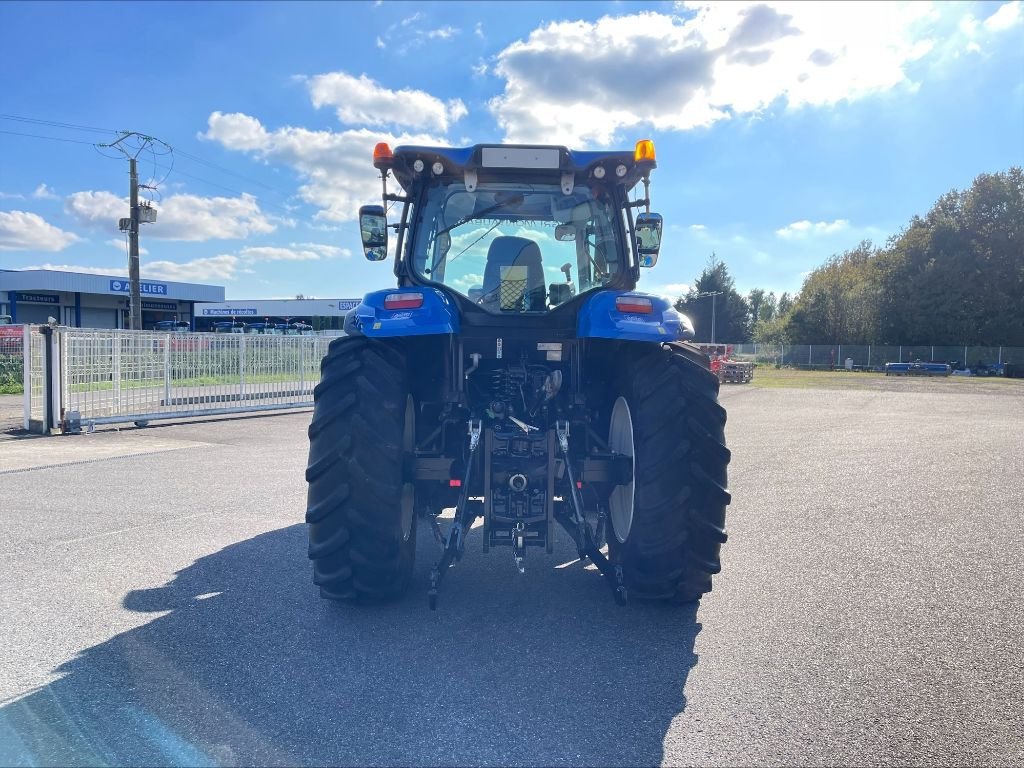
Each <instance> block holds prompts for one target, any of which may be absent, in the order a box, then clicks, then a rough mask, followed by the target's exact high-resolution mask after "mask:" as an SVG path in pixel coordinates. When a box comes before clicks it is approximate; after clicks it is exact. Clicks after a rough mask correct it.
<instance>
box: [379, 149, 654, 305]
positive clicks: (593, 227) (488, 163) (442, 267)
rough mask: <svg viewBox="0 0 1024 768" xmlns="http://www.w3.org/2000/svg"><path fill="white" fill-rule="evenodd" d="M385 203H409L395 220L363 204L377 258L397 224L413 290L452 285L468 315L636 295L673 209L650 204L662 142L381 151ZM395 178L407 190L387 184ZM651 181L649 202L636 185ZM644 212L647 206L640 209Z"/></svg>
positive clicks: (405, 279)
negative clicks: (664, 213) (666, 212)
mask: <svg viewBox="0 0 1024 768" xmlns="http://www.w3.org/2000/svg"><path fill="white" fill-rule="evenodd" d="M374 165H375V167H376V168H377V169H378V170H380V171H381V175H382V178H383V180H384V186H385V191H384V201H385V202H389V201H391V202H401V203H403V204H404V207H403V208H402V214H401V220H400V222H399V223H397V224H391V225H389V224H388V222H387V220H386V217H385V215H384V209H383V207H382V206H364V207H363V208H362V209H361V210H360V231H361V234H362V240H363V249H364V253H365V255H366V258H367V259H370V260H371V261H378V260H383V259H385V258H386V257H387V253H388V228H389V227H390V228H391V229H394V230H395V231H396V232H397V236H398V244H397V247H396V254H397V255H396V274H397V275H398V277H399V282H400V285H401V286H431V287H438V288H442V289H443V290H444V291H445V292H446V293H448V294H450V295H453V296H455V297H457V299H456V301H458V303H459V304H460V307H461V308H462V310H463V311H473V310H482V311H484V312H487V313H490V314H492V315H510V314H515V315H519V314H543V313H547V312H550V311H552V310H555V309H558V308H559V307H563V306H565V305H567V304H578V303H579V302H578V301H574V300H576V299H577V297H580V296H584V295H587V294H589V293H591V292H592V291H595V290H597V289H618V290H620V291H631V290H632V289H633V288H634V287H635V285H636V282H637V279H638V278H639V268H640V267H650V266H654V264H655V263H656V262H657V256H658V250H659V247H660V242H661V224H662V221H661V216H659V215H658V214H656V213H651V212H650V205H649V200H648V194H647V192H648V189H649V187H648V184H649V179H650V172H651V170H653V169H654V168H655V166H656V162H655V154H654V145H653V143H652V142H650V141H641V142H638V143H637V146H636V149H635V150H634V151H633V152H572V151H570V150H568V149H566V148H565V147H553V146H490V145H477V146H474V147H468V148H461V149H454V148H431V147H398V148H397V149H395V150H394V151H393V152H392V150H391V149H390V147H388V146H387V145H386V144H378V145H377V147H376V149H375V150H374ZM389 177H393V178H394V179H395V180H396V181H397V182H398V183H399V185H400V186H401V188H402V194H401V195H394V194H389V193H388V192H387V179H388V178H389ZM641 182H642V183H643V189H644V196H643V198H642V199H630V191H631V190H633V189H634V188H635V187H636V186H637V185H638V184H639V183H641ZM637 208H643V209H645V210H644V212H642V213H640V214H639V215H637V216H634V215H633V212H634V210H635V209H637Z"/></svg>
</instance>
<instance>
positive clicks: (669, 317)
mask: <svg viewBox="0 0 1024 768" xmlns="http://www.w3.org/2000/svg"><path fill="white" fill-rule="evenodd" d="M619 296H642V297H643V298H645V299H649V300H650V301H651V304H652V310H653V311H652V312H651V313H650V314H639V313H636V314H634V313H626V312H620V311H619V310H618V309H616V307H615V299H616V298H617V297H619ZM576 335H577V336H579V337H580V338H581V339H588V338H590V339H621V340H622V341H657V342H665V341H685V340H687V339H692V338H693V335H694V334H693V324H692V323H691V322H690V318H688V317H687V316H686V315H683V314H680V313H679V312H677V311H676V310H675V308H674V307H673V306H672V303H671V302H670V301H668V300H667V299H663V298H662V297H661V296H651V295H649V294H646V293H638V292H637V291H601V292H600V293H596V294H594V296H593V297H591V298H590V299H589V300H588V301H586V302H585V303H584V304H583V306H582V307H580V312H579V317H578V320H577V325H576Z"/></svg>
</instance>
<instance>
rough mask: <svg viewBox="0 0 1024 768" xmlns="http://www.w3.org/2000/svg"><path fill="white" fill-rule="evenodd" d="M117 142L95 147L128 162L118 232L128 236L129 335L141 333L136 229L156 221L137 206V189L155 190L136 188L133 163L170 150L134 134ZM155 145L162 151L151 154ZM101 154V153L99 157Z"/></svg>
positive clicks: (150, 212)
mask: <svg viewBox="0 0 1024 768" xmlns="http://www.w3.org/2000/svg"><path fill="white" fill-rule="evenodd" d="M120 134H121V136H120V137H119V138H118V139H117V141H113V142H111V143H110V144H97V145H96V146H97V147H109V148H111V149H116V150H117V151H118V152H120V153H121V154H122V155H124V156H125V157H127V158H128V179H129V181H128V184H129V188H128V205H129V214H128V218H127V219H120V220H119V222H118V228H119V229H120V230H121V231H122V232H126V233H127V234H128V286H129V293H128V297H129V298H128V302H129V303H128V306H129V310H130V311H129V313H128V327H129V328H130V329H131V330H133V331H141V330H142V283H141V280H140V277H139V226H140V225H141V224H151V223H153V222H155V221H156V209H155V208H153V207H152V206H150V205H149V203H145V204H143V205H139V189H140V187H141V188H142V189H156V187H155V186H147V185H145V184H139V173H138V167H137V165H138V164H137V159H138V157H139V155H140V154H142V153H143V152H144V151H145V150H147V149H148V150H150V151H151V152H153V155H154V157H155V156H157V155H167V154H170V153H171V152H172V151H173V150H172V149H171V147H170V146H169V145H168V144H165V143H164V142H162V141H160V139H155V138H153V137H152V136H146V135H144V134H141V133H136V132H135V131H121V132H120ZM154 144H159V145H161V146H162V147H163V151H161V152H156V151H153V149H152V148H153V145H154ZM101 154H102V153H101Z"/></svg>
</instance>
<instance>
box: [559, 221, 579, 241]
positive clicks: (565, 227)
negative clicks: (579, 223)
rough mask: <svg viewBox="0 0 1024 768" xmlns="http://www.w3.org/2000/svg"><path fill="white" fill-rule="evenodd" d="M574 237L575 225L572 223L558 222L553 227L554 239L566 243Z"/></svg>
mask: <svg viewBox="0 0 1024 768" xmlns="http://www.w3.org/2000/svg"><path fill="white" fill-rule="evenodd" d="M575 239H576V227H574V226H573V225H572V224H559V225H558V226H557V227H555V240H557V241H558V242H560V243H568V242H571V241H573V240H575Z"/></svg>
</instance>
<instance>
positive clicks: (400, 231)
mask: <svg viewBox="0 0 1024 768" xmlns="http://www.w3.org/2000/svg"><path fill="white" fill-rule="evenodd" d="M373 164H374V167H375V168H377V170H378V171H380V174H381V178H382V182H383V188H384V194H383V197H384V199H383V202H384V204H385V205H388V206H389V209H390V208H392V207H396V206H397V210H396V214H397V215H396V217H395V219H397V220H395V219H392V221H391V222H390V223H389V222H388V219H387V216H386V211H385V209H384V207H383V206H379V205H373V206H369V205H368V206H364V207H363V208H361V209H360V212H359V227H360V233H361V237H362V241H363V250H364V253H365V255H366V258H367V259H369V260H370V261H384V260H385V259H387V258H388V255H389V252H390V251H389V238H388V235H389V230H391V231H393V232H394V240H395V241H396V242H395V247H394V254H395V255H394V270H395V275H396V276H397V278H398V287H397V288H395V289H389V290H382V291H375V292H373V293H369V294H367V295H366V296H365V297H364V298H363V300H362V303H360V304H359V306H358V307H356V308H355V309H353V310H351V311H350V312H349V314H348V315H347V317H346V320H345V330H346V332H347V335H346V336H344V337H341V338H338V339H337V340H335V341H334V342H332V344H331V346H330V351H329V353H328V354H327V356H326V357H325V358H324V359H323V362H322V364H321V374H322V377H321V381H320V383H319V384H318V385H317V387H316V389H315V392H314V395H315V408H314V412H313V419H312V423H311V424H310V427H309V438H310V451H309V464H308V467H307V469H306V479H307V481H308V483H309V489H308V506H307V511H306V521H307V523H308V531H309V556H310V558H311V559H312V560H313V570H314V582H315V583H316V584H317V585H319V587H320V594H321V595H322V596H323V597H325V598H328V599H334V600H343V601H352V602H374V601H381V600H389V599H394V598H397V597H398V596H400V595H402V594H403V593H404V592H406V590H407V589H408V587H409V584H410V580H411V575H412V572H413V559H414V556H415V551H416V530H417V522H418V521H422V522H425V523H429V525H430V527H431V528H432V530H433V534H434V536H435V537H436V538H437V540H438V542H439V543H440V545H441V548H440V555H439V558H438V560H437V562H436V563H435V564H434V566H433V568H432V570H431V575H430V585H429V591H428V595H429V601H430V606H431V608H434V607H436V604H437V596H438V587H439V586H440V584H441V581H442V579H443V578H444V577H445V574H446V572H447V571H448V569H449V567H450V566H451V565H453V564H454V562H455V561H457V560H459V559H461V558H462V556H463V553H464V548H465V544H466V540H467V535H468V534H469V531H470V528H471V527H473V526H474V524H475V523H477V522H478V521H482V529H481V531H480V537H481V539H482V544H483V550H484V552H488V551H489V550H492V549H500V550H505V551H507V552H510V553H511V555H512V558H513V560H514V563H515V565H516V566H517V568H518V569H519V571H520V572H521V571H523V569H524V567H525V558H526V554H527V552H528V551H529V550H530V549H534V550H542V551H545V552H547V553H551V552H552V550H553V546H554V539H555V530H556V525H560V526H561V527H562V528H564V529H565V530H566V531H568V534H569V535H570V536H571V537H572V539H573V540H574V541H575V544H576V551H577V553H578V555H579V558H580V559H581V560H583V559H589V560H590V561H592V562H593V563H594V565H596V566H597V568H598V569H599V570H600V572H601V573H602V574H603V576H604V577H605V579H606V580H607V582H608V584H609V585H610V587H611V589H612V593H613V595H614V597H615V599H616V600H617V601H618V602H620V603H624V602H626V601H627V599H633V598H640V599H655V600H667V601H670V602H675V603H688V602H692V601H694V600H697V599H699V598H700V596H701V595H702V594H704V593H705V592H707V591H709V590H710V589H711V577H712V576H713V575H714V574H715V573H717V572H718V571H719V570H720V568H721V565H720V562H719V549H720V547H721V545H722V544H723V543H724V542H725V540H726V532H725V508H726V505H727V504H728V503H729V492H728V490H727V482H726V468H727V465H728V463H729V450H728V449H727V448H726V446H725V435H724V428H725V410H724V409H723V408H722V407H721V406H720V405H719V403H718V387H719V383H718V378H717V377H716V376H715V374H713V373H712V372H711V370H710V365H709V360H708V358H707V357H706V356H705V355H704V354H703V353H702V352H701V351H700V350H699V349H697V348H696V347H695V346H693V345H691V344H690V343H688V340H689V339H691V338H692V337H693V329H692V327H691V324H690V321H689V320H688V319H687V318H686V317H685V316H683V315H681V314H679V313H678V312H677V311H676V310H675V309H673V307H672V305H671V304H670V303H669V302H668V301H666V300H665V299H663V298H660V297H658V296H650V295H644V294H642V293H638V292H637V291H636V290H635V288H636V284H637V281H638V279H639V277H640V269H641V268H643V267H651V266H654V264H655V263H656V262H657V258H658V250H659V247H660V243H661V232H662V218H661V216H659V215H658V214H656V213H651V212H650V200H649V191H650V173H651V171H652V170H653V169H654V168H655V166H656V162H655V152H654V145H653V143H652V142H650V141H647V140H644V141H640V142H638V143H637V145H636V149H635V151H601V152H574V151H570V150H568V149H566V148H565V147H557V146H519V145H515V146H513V145H476V146H473V147H467V148H438V147H416V146H402V147H397V148H396V149H395V150H394V151H392V150H391V148H390V147H389V146H388V145H387V144H378V145H377V147H376V148H375V149H374V153H373ZM389 178H394V179H395V180H396V181H397V182H398V184H399V185H400V187H401V191H400V193H397V194H395V193H390V192H389V191H388V179H389ZM641 184H642V187H643V192H642V194H641V193H639V191H638V190H639V185H641ZM452 509H454V510H455V512H454V518H453V520H452V522H451V523H450V525H449V526H448V530H447V531H443V530H442V528H441V525H440V523H439V521H438V517H439V516H441V514H442V512H443V511H444V510H452Z"/></svg>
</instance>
